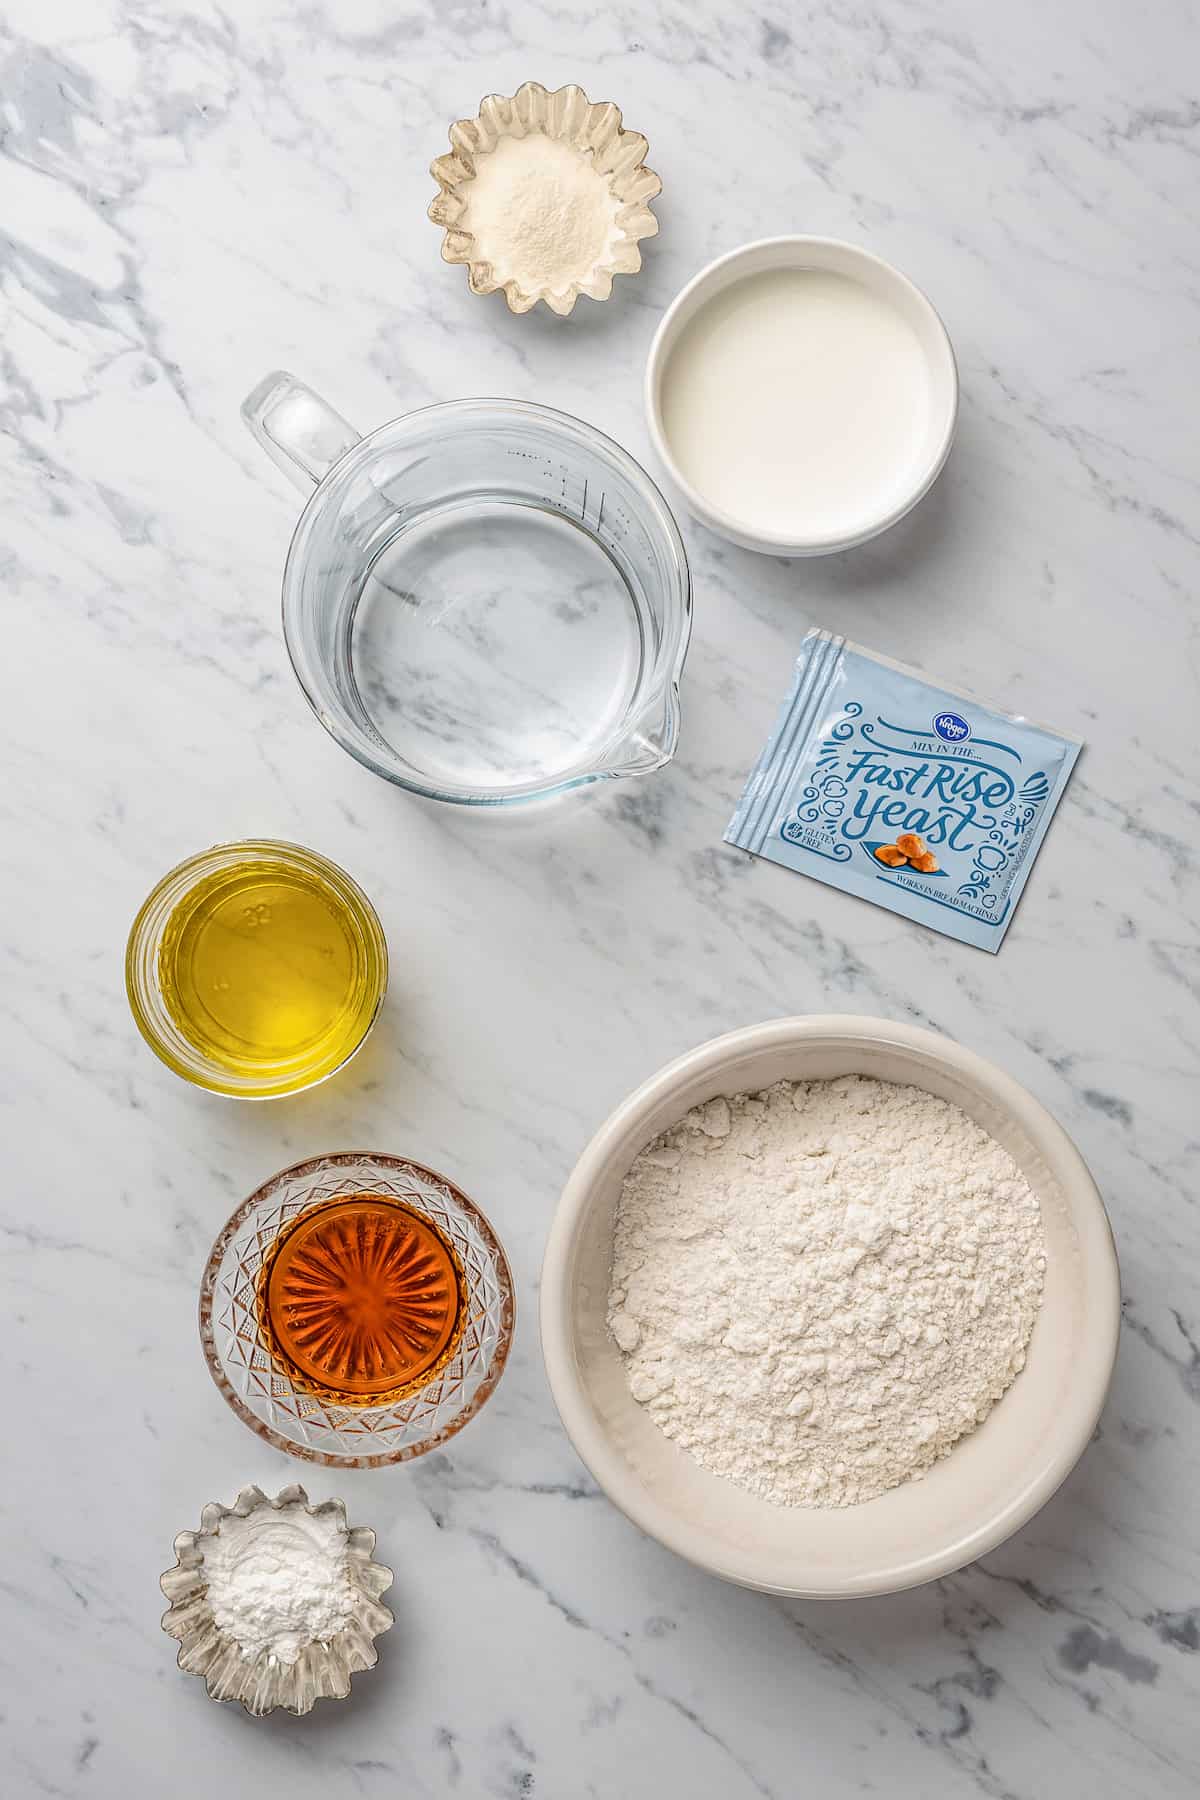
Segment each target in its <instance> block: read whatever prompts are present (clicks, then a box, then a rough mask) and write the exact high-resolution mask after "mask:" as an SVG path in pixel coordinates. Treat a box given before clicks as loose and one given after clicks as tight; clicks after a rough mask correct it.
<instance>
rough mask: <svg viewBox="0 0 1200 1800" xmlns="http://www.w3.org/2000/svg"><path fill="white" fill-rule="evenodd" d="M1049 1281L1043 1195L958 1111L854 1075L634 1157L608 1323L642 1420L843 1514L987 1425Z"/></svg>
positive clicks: (719, 1463)
mask: <svg viewBox="0 0 1200 1800" xmlns="http://www.w3.org/2000/svg"><path fill="white" fill-rule="evenodd" d="M1045 1264H1046V1258H1045V1244H1044V1239H1043V1235H1042V1222H1041V1212H1040V1208H1039V1206H1038V1202H1037V1198H1036V1196H1035V1195H1034V1194H1033V1193H1032V1192H1031V1190H1030V1188H1029V1186H1028V1185H1027V1183H1026V1182H1025V1180H1024V1178H1023V1177H1022V1175H1021V1173H1020V1171H1019V1170H1018V1169H1017V1166H1016V1164H1015V1163H1014V1162H1013V1160H1012V1158H1011V1157H1010V1156H1009V1155H1008V1154H1007V1152H1006V1151H1004V1150H1003V1149H1001V1147H1000V1145H999V1144H997V1143H996V1142H995V1140H994V1139H992V1138H990V1137H989V1136H988V1135H987V1133H986V1132H985V1131H983V1130H982V1129H981V1127H980V1126H978V1125H976V1124H975V1123H974V1121H973V1120H971V1119H969V1118H968V1117H967V1115H966V1114H965V1113H964V1112H962V1111H961V1110H960V1109H959V1108H958V1107H956V1106H952V1105H951V1104H950V1103H949V1102H948V1101H945V1100H939V1099H936V1098H935V1097H934V1096H933V1095H932V1094H927V1093H925V1092H924V1091H923V1090H922V1089H920V1088H914V1087H902V1086H899V1085H897V1084H895V1083H893V1082H884V1081H873V1080H868V1079H866V1078H864V1077H861V1076H855V1075H848V1076H844V1077H841V1078H840V1079H838V1080H836V1081H810V1082H798V1083H793V1082H780V1083H779V1084H778V1085H777V1086H775V1087H772V1088H768V1089H767V1091H766V1092H765V1093H761V1094H753V1095H749V1094H739V1095H737V1096H736V1097H734V1098H733V1099H732V1100H725V1099H716V1100H710V1101H709V1102H708V1104H707V1105H705V1106H702V1107H699V1108H697V1109H696V1110H695V1111H694V1112H690V1113H688V1114H687V1116H686V1117H685V1118H683V1119H682V1120H681V1121H680V1122H679V1124H678V1125H675V1126H673V1127H672V1128H671V1129H670V1130H669V1131H666V1132H664V1133H663V1134H662V1136H661V1137H659V1138H657V1139H656V1140H655V1141H654V1143H652V1144H650V1145H649V1146H648V1147H647V1148H646V1149H645V1150H643V1151H642V1153H641V1154H640V1155H639V1156H638V1158H637V1160H636V1161H635V1162H634V1164H633V1166H632V1168H631V1169H630V1172H629V1174H628V1176H627V1177H626V1180H625V1185H624V1190H623V1193H622V1196H621V1202H620V1207H619V1210H618V1214H617V1224H616V1233H615V1241H614V1253H613V1270H612V1285H611V1291H610V1295H609V1314H608V1321H609V1327H610V1329H611V1331H612V1334H613V1336H614V1338H615V1339H616V1341H617V1344H618V1345H619V1347H620V1349H621V1352H622V1354H623V1356H624V1358H625V1365H626V1375H627V1378H628V1382H629V1388H630V1391H631V1393H632V1394H633V1397H634V1399H635V1400H637V1401H638V1402H639V1403H640V1404H641V1405H643V1406H644V1407H646V1408H647V1409H648V1411H649V1413H650V1416H651V1417H652V1418H653V1420H654V1421H655V1423H656V1424H657V1425H658V1426H659V1428H660V1430H662V1431H663V1432H664V1433H665V1434H666V1436H667V1437H669V1438H672V1439H673V1440H674V1441H675V1442H676V1443H677V1444H680V1445H682V1446H683V1448H684V1449H685V1450H687V1451H689V1452H690V1454H691V1455H692V1456H694V1457H695V1459H696V1460H697V1462H699V1463H702V1464H703V1465H704V1467H705V1468H706V1469H710V1470H712V1472H713V1473H714V1474H717V1475H722V1476H725V1477H727V1478H728V1479H729V1480H731V1481H736V1482H738V1483H739V1484H740V1485H741V1486H743V1487H746V1488H749V1489H750V1490H751V1492H753V1493H755V1494H759V1495H762V1496H763V1497H764V1498H765V1499H767V1500H771V1501H775V1502H777V1503H778V1504H780V1505H785V1506H848V1505H851V1504H853V1503H855V1502H857V1501H861V1500H869V1499H871V1498H873V1497H874V1496H875V1495H876V1494H882V1493H883V1492H885V1490H886V1489H888V1488H892V1487H896V1486H897V1485H898V1484H899V1483H900V1482H902V1481H907V1480H910V1479H912V1478H914V1477H916V1476H919V1475H921V1474H922V1473H923V1472H924V1471H925V1470H926V1469H928V1468H929V1466H930V1465H931V1464H932V1463H933V1462H934V1461H936V1459H937V1458H938V1457H940V1456H945V1455H946V1454H947V1453H948V1452H949V1451H950V1449H951V1448H952V1447H953V1445H954V1444H955V1442H956V1441H957V1440H958V1439H959V1438H960V1437H962V1436H963V1434H964V1433H966V1432H969V1431H973V1430H974V1429H975V1427H976V1426H977V1425H978V1424H979V1423H980V1422H981V1421H982V1420H983V1419H985V1418H986V1417H987V1415H988V1413H989V1412H990V1411H991V1408H992V1407H993V1406H994V1404H995V1403H996V1401H997V1400H999V1399H1000V1397H1001V1395H1002V1394H1003V1393H1004V1391H1005V1389H1006V1388H1007V1387H1008V1386H1009V1385H1010V1384H1011V1382H1012V1381H1013V1380H1014V1379H1015V1377H1016V1375H1017V1374H1018V1373H1019V1371H1020V1370H1021V1369H1022V1368H1023V1367H1024V1363H1025V1349H1026V1346H1027V1344H1028V1342H1029V1338H1030V1334H1031V1333H1032V1331H1033V1326H1034V1321H1035V1319H1036V1317H1037V1311H1038V1307H1039V1306H1040V1304H1041V1292H1042V1277H1043V1272H1044V1269H1045Z"/></svg>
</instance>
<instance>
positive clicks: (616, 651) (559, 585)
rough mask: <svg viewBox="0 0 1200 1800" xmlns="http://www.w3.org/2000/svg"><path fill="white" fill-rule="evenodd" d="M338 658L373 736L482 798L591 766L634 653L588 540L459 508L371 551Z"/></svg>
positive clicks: (623, 599)
mask: <svg viewBox="0 0 1200 1800" xmlns="http://www.w3.org/2000/svg"><path fill="white" fill-rule="evenodd" d="M350 657H351V663H352V670H353V676H354V680H355V683H356V686H357V689H358V693H359V695H360V697H361V699H362V702H363V705H364V707H365V708H366V711H367V713H368V715H369V717H370V719H371V721H372V723H373V725H374V726H375V729H376V730H377V731H378V732H379V734H380V736H381V737H383V738H384V739H385V740H386V741H387V742H388V743H389V744H390V745H391V746H392V748H393V749H394V750H395V751H397V752H398V754H399V755H401V756H402V757H404V758H405V759H406V761H408V762H409V763H411V764H412V766H413V768H414V770H415V771H418V772H419V773H420V774H422V775H424V776H425V777H426V778H427V779H429V780H430V781H431V782H432V783H433V784H434V785H437V784H439V783H444V784H448V785H450V786H454V787H470V788H476V789H478V790H479V791H480V793H481V794H487V793H488V792H489V791H490V790H493V789H495V790H500V789H505V788H509V787H512V786H514V785H517V784H519V783H522V782H527V781H528V782H538V783H542V784H551V783H553V781H554V779H555V778H556V777H557V776H560V775H564V776H565V775H566V774H567V773H568V772H569V771H570V770H572V769H573V768H575V767H577V766H578V765H579V764H581V763H582V764H584V765H585V766H586V765H587V764H588V762H589V759H594V760H598V759H599V758H600V756H601V755H602V753H603V752H604V750H605V749H607V748H608V747H610V745H611V743H612V739H613V737H614V734H615V732H616V730H617V727H618V726H619V724H620V721H621V719H622V717H623V715H624V714H625V711H626V708H627V707H628V705H629V702H630V700H631V699H632V697H633V694H634V692H635V690H636V688H637V684H638V679H639V675H640V671H641V666H642V657H643V643H642V631H641V624H640V621H639V618H638V613H637V609H636V607H635V605H634V602H633V597H632V595H631V594H630V592H629V588H628V586H627V585H626V582H625V579H624V577H623V576H622V574H621V572H620V570H619V569H618V568H617V565H616V563H615V562H614V561H613V560H612V558H611V557H610V556H609V554H608V552H607V551H606V550H605V549H604V548H603V547H602V546H601V545H600V544H599V543H598V542H597V541H596V539H595V538H593V537H591V536H590V535H589V534H588V533H587V532H586V531H584V530H583V529H582V528H581V527H580V526H578V525H575V524H573V523H572V522H571V521H570V520H569V519H566V518H564V517H563V516H562V515H561V514H560V513H556V512H551V511H549V510H546V509H543V508H541V507H538V506H534V505H521V504H515V503H513V502H511V501H509V502H505V501H494V502H483V501H472V502H471V503H470V504H469V505H455V506H451V507H443V508H438V509H437V510H435V511H430V512H428V513H426V514H424V515H422V516H420V517H418V518H417V519H415V520H412V521H411V522H409V523H408V524H406V526H405V527H404V528H403V529H402V530H401V531H400V532H399V533H397V535H396V536H395V537H394V538H392V539H391V541H390V542H389V543H388V544H387V545H386V546H385V548H384V549H383V550H382V551H381V552H380V553H379V554H378V555H377V556H376V557H375V559H374V561H373V563H372V564H371V567H370V569H369V571H368V573H367V576H366V578H365V580H364V583H363V586H362V590H361V593H360V597H359V600H358V604H357V607H356V609H355V613H354V620H353V625H352V627H351V640H350Z"/></svg>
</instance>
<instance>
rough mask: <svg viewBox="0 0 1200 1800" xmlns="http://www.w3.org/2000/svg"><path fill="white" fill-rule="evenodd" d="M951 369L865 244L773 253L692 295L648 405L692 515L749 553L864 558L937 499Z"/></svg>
mask: <svg viewBox="0 0 1200 1800" xmlns="http://www.w3.org/2000/svg"><path fill="white" fill-rule="evenodd" d="M957 397H958V383H957V376H956V371H955V365H954V354H953V351H952V350H951V347H950V341H949V338H948V337H947V335H946V331H945V328H944V326H943V325H942V322H941V320H940V319H939V318H938V315H937V314H936V312H935V311H934V310H933V307H932V306H931V305H930V304H929V302H928V300H926V299H925V297H924V295H923V294H922V293H921V292H920V291H919V289H917V288H915V287H913V285H912V283H911V282H909V281H907V280H906V279H905V277H904V276H903V275H901V274H900V273H899V272H898V271H897V270H895V269H893V268H891V267H890V266H889V265H888V264H887V263H884V262H881V261H880V260H879V259H878V258H877V257H874V256H871V255H869V254H868V253H867V252H866V251H862V250H858V249H856V248H855V247H854V246H853V245H849V244H841V243H837V242H835V241H833V240H831V239H820V238H774V239H768V240H766V241H764V242H763V243H761V244H750V245H746V246H745V247H744V248H743V249H741V250H737V251H734V252H732V253H731V254H730V255H729V256H726V257H722V258H721V259H720V260H719V261H718V262H716V263H713V264H711V265H710V266H709V268H707V269H705V270H703V271H702V272H701V274H700V275H699V276H697V277H696V279H695V280H694V281H693V282H691V283H690V284H689V285H688V287H686V288H685V289H684V290H683V292H682V294H681V295H680V296H679V298H678V299H677V300H676V302H675V303H674V305H673V306H672V307H671V308H670V310H669V311H668V313H667V315H666V317H665V318H664V320H663V322H662V325H661V326H660V328H659V331H658V334H657V336H656V338H655V342H654V345H653V347H652V349H651V353H650V362H649V367H648V371H647V406H648V411H649V416H650V425H651V431H652V434H653V436H654V438H655V442H656V446H657V448H658V450H659V454H660V455H661V456H662V458H663V460H664V461H665V462H666V464H667V466H668V469H669V470H670V472H671V474H672V476H673V477H674V479H675V481H676V482H677V484H678V485H679V486H680V487H681V488H682V489H683V491H684V494H685V495H686V497H687V499H688V501H689V503H690V505H691V509H692V511H693V512H694V513H695V514H696V516H697V517H698V518H700V519H701V520H702V521H703V522H704V523H705V524H708V525H710V526H712V527H713V528H714V529H715V530H717V531H720V532H722V533H723V534H724V535H725V536H727V537H731V538H733V539H734V541H735V542H738V543H742V544H745V545H747V546H748V547H749V548H751V549H760V550H767V551H772V552H773V553H774V554H776V555H786V554H792V555H816V554H820V553H821V552H823V551H829V550H839V549H845V548H848V547H849V546H850V545H852V544H856V543H862V542H863V541H864V540H865V539H867V538H869V537H873V536H874V535H875V534H876V533H877V532H879V531H883V530H885V529H886V528H887V527H888V526H889V525H891V524H894V523H895V521H896V520H897V519H899V518H901V517H902V516H903V515H904V513H906V512H907V511H908V510H909V508H910V507H911V506H913V505H914V504H915V503H916V501H917V500H918V499H920V498H921V496H922V495H923V494H924V493H925V492H926V491H927V490H928V488H929V487H930V486H931V485H932V483H933V481H934V479H935V478H936V476H937V474H938V472H939V470H940V469H941V467H942V464H943V463H944V461H945V458H946V455H947V453H948V451H949V448H950V441H951V438H952V436H953V430H954V421H955V415H956V412H957Z"/></svg>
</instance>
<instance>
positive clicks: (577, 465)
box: [242, 371, 691, 806]
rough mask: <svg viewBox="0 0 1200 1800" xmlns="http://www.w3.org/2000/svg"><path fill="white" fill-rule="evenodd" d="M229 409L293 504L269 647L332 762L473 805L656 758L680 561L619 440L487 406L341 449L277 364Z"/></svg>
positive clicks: (442, 410) (460, 404) (679, 621)
mask: <svg viewBox="0 0 1200 1800" xmlns="http://www.w3.org/2000/svg"><path fill="white" fill-rule="evenodd" d="M242 415H243V417H244V418H245V420H246V423H247V424H248V425H249V427H250V430H251V431H252V433H253V434H254V436H255V438H256V439H257V440H258V442H259V443H260V444H261V445H262V446H263V448H264V449H265V450H266V451H267V453H268V455H269V456H270V457H271V458H272V460H273V461H274V462H275V463H276V464H277V465H278V466H279V467H280V468H281V469H282V470H283V471H284V472H285V474H287V475H289V476H290V477H291V478H292V480H293V481H294V482H295V483H296V484H297V485H298V486H299V487H300V488H302V489H303V490H304V491H305V492H306V493H307V494H308V495H309V499H308V504H307V505H306V507H305V509H304V512H303V513H302V515H301V518H300V523H299V524H298V526H297V527H296V532H295V535H294V537H293V538H292V543H291V548H290V550H289V552H288V557H287V564H286V567H285V570H284V577H283V630H284V638H285V641H286V643H287V648H288V653H289V655H290V656H291V659H292V666H293V668H294V669H295V671H296V675H297V677H298V679H299V681H300V685H301V687H302V688H303V690H304V693H305V695H306V696H307V698H308V701H309V704H310V705H311V706H312V709H313V711H314V712H315V713H316V715H317V717H318V718H319V719H320V721H321V723H322V724H323V725H324V726H325V729H326V730H327V731H328V732H329V733H330V735H331V736H332V737H333V738H335V739H336V741H337V742H338V743H339V744H340V745H341V746H342V748H343V749H344V750H348V751H349V752H350V754H351V756H354V757H356V758H357V759H358V761H359V762H361V763H363V764H364V765H365V766H366V767H367V768H368V769H372V770H374V772H375V773H376V774H377V775H382V776H384V777H385V778H386V779H387V780H389V781H394V782H396V783H398V784H399V786H401V787H404V788H408V789H409V790H410V791H412V792H413V793H417V794H424V795H427V796H429V797H430V798H432V799H436V800H452V801H458V802H461V803H465V804H468V805H492V806H496V805H501V804H504V803H507V802H512V801H517V800H530V799H534V798H536V797H539V796H544V795H548V794H554V793H559V792H562V791H565V790H566V789H568V788H573V787H578V786H580V785H581V784H583V783H584V782H589V781H597V780H603V779H606V778H611V777H614V776H620V775H633V774H638V773H642V772H644V771H648V770H651V769H658V768H661V767H662V765H663V764H664V763H666V762H668V761H669V760H670V758H671V756H672V755H673V753H674V749H675V741H676V737H677V734H678V726H679V688H678V684H679V675H680V671H681V669H682V667H683V660H684V657H685V655H686V654H687V646H688V637H689V633H690V630H691V586H690V580H689V575H688V565H687V556H686V553H685V551H684V548H683V542H682V540H681V538H680V535H679V529H678V527H677V525H676V523H675V520H674V518H673V517H672V515H671V511H670V509H669V507H668V506H667V503H666V501H665V500H664V499H663V497H662V495H661V494H660V493H659V491H658V489H657V488H656V487H655V485H654V483H653V482H652V481H651V480H650V478H649V476H648V475H646V474H645V473H644V471H643V470H642V469H641V468H639V467H638V465H637V463H635V462H634V460H633V458H632V457H630V456H629V455H628V454H627V453H626V452H625V451H624V450H622V449H621V448H620V446H619V445H618V444H615V443H613V442H612V440H611V439H610V438H606V437H604V436H603V435H602V434H601V433H600V432H598V431H595V430H593V428H592V427H591V426H590V425H585V424H583V423H582V422H581V421H580V420H578V419H573V418H570V417H569V416H568V415H567V414H565V413H560V412H554V411H551V410H550V409H549V408H548V407H544V406H535V405H532V404H530V403H527V402H524V401H519V400H487V399H480V400H456V401H450V402H448V403H446V404H444V405H440V406H430V407H426V408H424V409H422V410H421V411H419V412H413V413H409V414H407V415H406V416H405V417H403V418H399V419H394V420H392V421H391V423H390V424H387V425H381V426H380V427H379V428H378V429H377V430H376V431H373V432H371V433H370V434H369V435H368V436H367V437H364V438H360V437H359V435H358V433H357V432H355V431H354V430H353V429H352V428H351V427H350V426H349V425H348V424H347V423H346V421H345V420H344V419H342V418H340V417H339V415H338V414H337V413H335V412H333V411H332V409H331V408H330V407H328V406H327V405H326V404H325V402H324V401H323V400H321V399H319V398H318V396H317V395H316V394H314V393H313V392H312V391H311V389H309V388H307V387H305V386H304V385H303V383H302V382H299V381H297V380H296V379H295V377H294V376H292V375H288V374H286V373H283V372H280V371H277V372H276V373H274V374H272V375H268V376H267V377H266V378H265V380H263V381H261V382H260V383H259V385H258V386H257V387H256V388H255V390H254V392H253V393H252V394H251V395H250V396H249V397H248V399H247V400H246V401H245V403H244V405H243V407H242ZM314 488H315V491H314Z"/></svg>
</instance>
